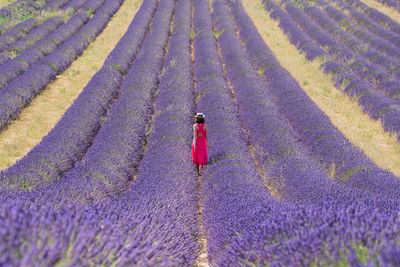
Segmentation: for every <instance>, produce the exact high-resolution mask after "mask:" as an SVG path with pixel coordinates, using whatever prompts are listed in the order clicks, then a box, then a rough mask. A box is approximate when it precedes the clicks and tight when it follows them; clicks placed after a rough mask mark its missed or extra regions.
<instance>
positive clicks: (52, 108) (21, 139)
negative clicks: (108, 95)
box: [0, 0, 141, 169]
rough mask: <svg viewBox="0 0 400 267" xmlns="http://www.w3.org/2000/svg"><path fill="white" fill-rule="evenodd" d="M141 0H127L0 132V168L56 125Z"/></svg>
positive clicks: (5, 166)
mask: <svg viewBox="0 0 400 267" xmlns="http://www.w3.org/2000/svg"><path fill="white" fill-rule="evenodd" d="M140 3H141V0H126V1H125V2H124V4H123V5H122V6H121V8H120V10H119V11H118V12H117V13H116V14H115V15H114V17H113V18H112V19H111V21H110V23H109V24H108V26H107V27H106V29H105V30H104V31H103V32H102V33H101V34H100V35H99V36H98V38H97V39H96V40H95V41H94V42H93V43H92V44H90V45H89V47H88V48H87V49H86V51H85V52H84V53H83V54H82V55H81V56H80V57H79V58H78V59H77V60H75V62H74V63H72V65H71V66H70V67H69V68H68V69H67V70H66V71H65V72H64V73H63V74H61V75H59V76H58V77H57V79H56V80H55V81H54V82H52V83H51V84H50V85H49V86H47V88H46V89H45V90H43V91H42V93H41V94H40V95H38V96H37V97H36V98H35V99H34V100H33V101H32V103H31V104H30V105H29V106H28V107H26V108H25V109H24V110H23V111H22V113H21V115H20V117H19V118H18V119H17V120H15V121H14V122H13V123H12V124H11V125H10V126H9V127H8V128H7V129H6V130H4V131H3V132H1V133H0V169H6V168H8V167H9V166H11V165H12V164H14V163H15V162H16V161H17V160H18V159H20V158H22V157H23V156H24V155H26V154H27V153H28V151H29V150H31V149H32V147H34V146H35V145H36V144H38V143H39V142H40V140H41V139H42V138H43V137H44V136H45V135H46V134H47V133H48V132H49V131H50V130H51V129H52V128H53V127H54V126H55V124H56V123H57V121H58V120H59V119H60V118H61V117H62V115H63V114H64V113H65V111H66V110H67V109H68V107H69V106H70V105H71V104H72V102H73V101H74V100H75V99H76V97H77V96H78V95H79V93H80V92H81V91H82V89H83V88H84V87H85V86H86V84H87V83H88V82H89V80H90V79H91V78H92V76H93V75H94V74H95V73H96V72H97V71H98V70H99V69H100V68H101V66H102V65H103V63H104V60H105V59H106V57H107V55H108V54H109V53H110V52H111V50H112V49H113V48H114V47H115V45H116V44H117V42H118V41H119V40H120V39H121V37H122V36H123V34H124V33H125V31H126V30H127V28H128V26H129V23H130V22H131V20H132V19H133V17H134V15H135V14H136V11H137V10H138V8H139V6H140Z"/></svg>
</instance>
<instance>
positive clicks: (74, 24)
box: [0, 0, 104, 88]
mask: <svg viewBox="0 0 400 267" xmlns="http://www.w3.org/2000/svg"><path fill="white" fill-rule="evenodd" d="M103 3H104V0H91V1H89V2H88V5H91V6H93V7H95V8H96V10H98V8H99V7H100V6H101V5H102V4H103ZM93 10H94V9H93ZM99 17H100V16H99ZM89 19H90V14H89V13H88V12H87V10H86V11H85V10H82V11H80V12H77V13H76V14H75V15H74V16H72V17H71V19H69V20H68V21H67V23H65V24H64V25H62V26H61V27H59V28H58V29H57V30H55V31H54V32H52V33H51V34H49V35H48V36H47V37H46V38H44V39H42V40H40V41H39V42H37V43H36V44H35V45H34V46H33V47H31V48H30V49H28V50H26V51H24V52H23V53H21V54H19V55H17V56H16V57H15V58H14V59H12V60H10V61H9V62H7V64H5V65H2V66H1V67H0V88H1V87H5V86H7V85H8V84H9V83H10V82H11V81H13V80H14V79H15V78H17V77H18V76H21V75H22V74H23V73H24V72H25V71H27V70H28V69H29V68H31V67H32V66H34V65H35V64H39V61H40V60H41V59H43V58H44V57H46V56H48V55H49V54H51V53H53V52H55V50H56V49H57V48H58V47H60V46H61V45H64V43H65V42H67V41H68V40H70V39H74V38H75V39H77V37H76V36H79V33H78V30H80V32H82V31H83V29H82V28H84V27H83V26H84V25H85V24H86V23H87V22H88V21H89ZM99 26H101V24H99ZM86 27H88V26H86ZM83 33H85V32H83ZM74 35H76V36H74ZM80 35H82V33H80ZM85 35H87V36H86V39H88V38H89V37H90V35H88V33H85ZM85 35H84V36H85ZM64 46H65V45H64Z"/></svg>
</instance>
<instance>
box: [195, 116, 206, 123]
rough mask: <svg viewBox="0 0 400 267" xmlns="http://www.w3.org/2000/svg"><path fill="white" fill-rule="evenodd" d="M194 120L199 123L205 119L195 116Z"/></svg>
mask: <svg viewBox="0 0 400 267" xmlns="http://www.w3.org/2000/svg"><path fill="white" fill-rule="evenodd" d="M194 119H195V122H196V123H199V124H203V123H204V122H205V121H206V120H205V119H204V118H199V117H195V118H194Z"/></svg>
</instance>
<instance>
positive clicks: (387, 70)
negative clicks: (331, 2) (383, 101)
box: [286, 3, 400, 104]
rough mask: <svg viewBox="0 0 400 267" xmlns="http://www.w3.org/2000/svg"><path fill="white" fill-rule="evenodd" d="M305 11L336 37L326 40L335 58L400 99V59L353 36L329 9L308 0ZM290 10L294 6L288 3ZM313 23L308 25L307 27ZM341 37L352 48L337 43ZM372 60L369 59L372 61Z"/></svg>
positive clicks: (377, 86)
mask: <svg viewBox="0 0 400 267" xmlns="http://www.w3.org/2000/svg"><path fill="white" fill-rule="evenodd" d="M304 5H305V8H304V13H306V14H307V15H308V16H310V18H312V19H313V20H314V21H315V22H316V23H318V24H319V25H320V26H321V27H322V28H323V29H324V30H325V31H326V32H327V33H329V34H330V35H331V37H332V40H324V41H325V42H326V43H330V44H329V45H328V46H329V47H328V48H327V49H328V51H329V52H330V53H331V54H332V55H334V58H335V60H337V61H338V62H340V63H343V64H345V65H347V66H348V67H349V68H351V69H352V70H353V72H354V73H355V74H356V75H357V76H358V77H359V78H362V79H364V80H366V81H368V82H369V83H370V84H371V85H373V86H374V87H375V88H377V89H378V90H379V91H381V92H382V93H384V94H385V95H387V96H389V97H391V98H393V99H394V100H396V103H397V104H399V103H400V101H399V100H400V91H399V89H398V84H399V75H400V62H399V61H398V60H397V59H392V58H391V57H388V56H385V55H384V54H383V53H381V52H379V51H377V50H375V49H374V48H371V47H370V45H369V44H366V43H363V42H360V41H358V40H357V39H355V38H354V37H352V35H351V34H349V33H347V32H345V31H343V30H342V29H341V27H340V26H339V25H338V24H337V23H336V22H335V21H334V20H333V19H331V18H330V17H329V16H327V14H326V13H324V12H322V11H321V10H320V9H319V8H318V7H316V6H311V5H309V4H308V3H306V4H304ZM286 9H288V12H289V13H290V12H299V11H298V10H297V11H293V10H292V11H290V10H291V9H293V7H291V6H290V5H289V6H286ZM295 19H296V20H303V19H304V16H303V17H299V16H298V15H297V16H296V15H295ZM311 27H312V26H304V28H305V29H306V31H307V32H308V33H310V31H309V30H308V29H310V28H311ZM313 30H315V28H314V29H313ZM316 39H317V41H318V43H320V44H321V42H320V39H318V38H316ZM335 40H338V41H339V42H340V43H342V44H343V45H344V46H345V47H346V48H349V50H347V51H344V50H343V49H340V46H339V45H337V44H334V42H335ZM338 48H339V49H340V50H337V49H338ZM352 52H353V53H352ZM368 61H369V62H368Z"/></svg>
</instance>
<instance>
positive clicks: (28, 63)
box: [0, 0, 122, 129]
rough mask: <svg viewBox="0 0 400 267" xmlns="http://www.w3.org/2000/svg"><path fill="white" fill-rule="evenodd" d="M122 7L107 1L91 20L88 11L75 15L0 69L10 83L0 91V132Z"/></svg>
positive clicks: (114, 2) (117, 3)
mask: <svg viewBox="0 0 400 267" xmlns="http://www.w3.org/2000/svg"><path fill="white" fill-rule="evenodd" d="M92 1H93V2H97V3H98V4H97V5H98V6H99V7H100V6H101V5H102V3H103V0H91V2H92ZM121 4H122V2H121V0H110V1H107V2H106V3H104V5H103V6H101V8H99V10H98V11H97V12H96V14H95V15H94V16H93V18H91V19H89V15H88V14H87V13H86V12H83V11H82V12H78V13H76V14H75V15H74V16H73V17H72V18H71V19H70V20H69V21H68V23H66V24H64V25H63V26H61V27H60V28H58V29H57V30H56V31H54V32H52V33H51V34H50V35H49V36H48V38H46V39H44V40H43V42H38V43H36V45H35V46H33V47H32V48H31V49H28V50H25V51H24V52H23V53H21V54H20V55H19V56H18V57H16V58H14V59H13V60H11V61H9V62H8V64H4V65H2V66H1V67H0V75H1V76H2V78H3V82H4V83H6V84H7V83H8V84H7V85H5V86H4V87H3V88H2V89H1V90H0V103H1V105H0V129H4V128H5V127H6V126H7V125H8V124H9V123H10V122H11V121H12V120H13V119H14V118H16V117H17V116H18V115H19V114H20V112H21V109H22V108H23V107H24V106H26V105H27V104H29V103H30V102H31V101H32V99H33V98H34V97H35V96H36V95H37V94H38V93H40V91H41V90H42V89H43V88H45V87H46V86H47V85H48V84H49V83H50V82H51V81H52V80H54V79H55V77H56V75H57V74H60V73H62V72H63V71H64V70H65V69H66V68H67V67H68V66H69V65H70V64H71V63H72V62H73V61H74V60H75V59H76V58H77V57H78V56H79V55H81V54H82V52H83V51H84V50H85V49H86V48H87V46H88V45H89V43H90V42H92V41H93V40H94V39H95V38H96V37H97V36H98V35H99V34H100V32H101V31H102V30H103V29H104V27H105V26H106V25H107V23H108V21H109V20H110V19H111V17H112V15H113V14H114V13H115V12H116V11H117V10H118V9H119V7H120V5H121ZM85 23H86V24H85ZM49 38H54V39H55V40H53V39H49ZM57 39H58V40H57ZM63 41H64V42H63ZM58 42H63V43H62V44H60V43H58ZM50 52H51V53H50ZM49 53H50V54H49ZM45 55H47V56H45ZM21 73H22V74H21ZM20 74H21V75H20ZM18 75H19V76H18ZM11 80H12V81H11ZM4 83H3V84H4Z"/></svg>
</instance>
